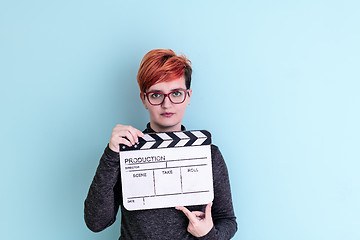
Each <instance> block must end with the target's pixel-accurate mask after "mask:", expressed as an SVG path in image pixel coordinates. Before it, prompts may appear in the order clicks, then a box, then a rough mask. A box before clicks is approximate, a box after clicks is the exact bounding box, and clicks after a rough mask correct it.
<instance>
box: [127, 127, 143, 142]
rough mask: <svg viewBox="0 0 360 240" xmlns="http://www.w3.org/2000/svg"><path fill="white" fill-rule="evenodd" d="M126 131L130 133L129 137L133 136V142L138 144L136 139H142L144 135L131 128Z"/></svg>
mask: <svg viewBox="0 0 360 240" xmlns="http://www.w3.org/2000/svg"><path fill="white" fill-rule="evenodd" d="M128 130H129V132H130V133H131V135H132V136H133V138H134V140H135V142H137V143H138V142H139V139H138V137H143V136H144V134H143V133H142V132H141V131H140V130H138V129H136V128H134V127H132V126H129V129H128Z"/></svg>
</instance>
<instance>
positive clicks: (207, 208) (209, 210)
mask: <svg viewBox="0 0 360 240" xmlns="http://www.w3.org/2000/svg"><path fill="white" fill-rule="evenodd" d="M211 207H212V202H211V203H209V204H208V205H206V208H205V218H208V219H212V216H211Z"/></svg>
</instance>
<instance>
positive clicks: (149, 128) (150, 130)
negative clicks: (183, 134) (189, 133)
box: [143, 123, 186, 133]
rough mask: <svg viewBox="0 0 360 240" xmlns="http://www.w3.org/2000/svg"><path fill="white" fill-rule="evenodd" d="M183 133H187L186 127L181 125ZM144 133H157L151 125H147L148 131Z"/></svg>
mask: <svg viewBox="0 0 360 240" xmlns="http://www.w3.org/2000/svg"><path fill="white" fill-rule="evenodd" d="M181 131H186V128H185V126H184V125H181ZM143 133H155V131H154V130H153V129H152V128H151V127H150V123H148V124H147V125H146V129H145V130H144V131H143Z"/></svg>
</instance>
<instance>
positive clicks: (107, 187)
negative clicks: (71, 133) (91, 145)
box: [84, 146, 121, 232]
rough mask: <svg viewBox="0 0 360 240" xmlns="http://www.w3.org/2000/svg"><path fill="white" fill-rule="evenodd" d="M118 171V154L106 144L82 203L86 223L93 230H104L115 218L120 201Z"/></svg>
mask: <svg viewBox="0 0 360 240" xmlns="http://www.w3.org/2000/svg"><path fill="white" fill-rule="evenodd" d="M119 172H120V159H119V154H118V153H116V152H113V151H112V150H111V149H110V148H109V147H108V146H107V147H106V149H105V151H104V154H103V155H102V157H101V159H100V163H99V166H98V168H97V170H96V173H95V176H94V179H93V181H92V183H91V186H90V189H89V192H88V195H87V198H86V199H85V203H84V218H85V222H86V225H87V226H88V228H89V229H90V230H92V231H94V232H100V231H102V230H104V229H105V228H107V227H109V226H110V225H112V224H113V223H114V222H115V220H116V214H117V212H118V210H119V203H120V201H121V183H120V180H119V179H120V178H119V177H120V176H119Z"/></svg>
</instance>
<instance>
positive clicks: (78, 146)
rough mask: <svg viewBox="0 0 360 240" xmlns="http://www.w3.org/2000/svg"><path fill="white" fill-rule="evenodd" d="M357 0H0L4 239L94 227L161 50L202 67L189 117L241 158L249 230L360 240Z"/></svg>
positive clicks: (238, 201)
mask: <svg viewBox="0 0 360 240" xmlns="http://www.w3.org/2000/svg"><path fill="white" fill-rule="evenodd" d="M359 12H360V5H359V2H358V1H355V0H354V1H348V0H338V1H319V0H311V1H310V0H304V1H284V0H283V1H282V0H278V1H275V0H273V1H261V0H254V1H188V0H183V1H116V0H104V1H80V0H71V1H70V0H62V1H45V0H32V1H21V0H13V1H4V0H1V1H0V104H1V118H0V121H1V124H0V130H1V133H0V134H1V140H0V148H1V150H0V159H1V165H0V169H1V174H0V186H1V190H0V191H1V197H0V216H1V217H0V221H1V223H0V239H37V240H42V239H46V240H48V239H61V240H63V239H117V238H118V236H119V232H120V221H119V220H118V221H117V222H116V223H115V224H114V225H113V226H111V227H110V228H108V229H106V230H105V231H103V232H101V233H96V234H95V233H92V232H91V231H90V230H88V229H87V228H86V226H85V223H84V220H83V201H84V199H85V197H86V195H87V191H88V187H89V185H90V183H91V180H92V177H93V175H94V173H95V170H96V167H97V164H98V161H99V158H100V156H101V155H102V152H103V150H104V148H105V146H106V144H107V142H108V140H109V138H110V134H111V131H112V129H113V127H114V126H115V124H117V123H122V124H131V125H133V126H134V127H136V128H139V129H141V130H142V129H144V127H145V124H146V123H147V122H148V115H147V112H146V110H145V109H144V108H143V107H142V105H141V102H140V99H139V97H138V93H139V90H138V87H137V84H136V73H137V69H138V67H139V63H140V60H141V58H142V57H143V55H144V54H145V53H146V52H148V51H149V50H151V49H154V48H171V49H173V50H175V51H176V52H177V53H184V54H185V55H187V56H188V57H189V58H190V59H191V60H192V63H193V69H194V74H193V84H192V88H193V98H192V102H191V105H190V107H189V108H188V112H187V115H186V116H185V120H184V124H185V125H186V126H187V128H188V129H207V130H209V131H211V132H212V134H213V142H214V143H215V144H217V145H218V146H219V147H220V149H221V150H222V153H223V155H224V157H225V159H226V162H227V165H228V168H229V173H230V180H231V187H232V193H233V202H234V207H235V211H236V216H237V220H238V226H239V229H238V232H237V234H236V235H235V238H234V239H243V240H289V239H291V240H297V239H299V240H304V239H311V240H312V239H314V240H318V239H327V240H338V239H347V240H358V239H360V217H359V216H360V204H359V203H360V175H359V170H360V164H359V160H360V147H359V145H360V139H359V134H360V128H359V122H360V113H359V103H360V97H359V89H360V84H359V80H360V73H359V63H360V47H359V45H360V44H359V43H360V30H359V26H360V14H359Z"/></svg>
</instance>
